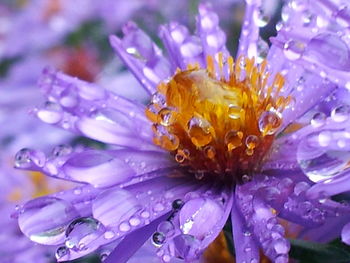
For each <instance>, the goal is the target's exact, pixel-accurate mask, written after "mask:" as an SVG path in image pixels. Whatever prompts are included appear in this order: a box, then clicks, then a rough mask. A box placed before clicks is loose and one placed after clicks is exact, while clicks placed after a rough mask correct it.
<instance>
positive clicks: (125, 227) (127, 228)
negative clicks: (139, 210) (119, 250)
mask: <svg viewBox="0 0 350 263" xmlns="http://www.w3.org/2000/svg"><path fill="white" fill-rule="evenodd" d="M130 229H131V227H130V225H129V223H128V222H122V223H121V224H120V225H119V230H120V231H122V232H128V231H130Z"/></svg>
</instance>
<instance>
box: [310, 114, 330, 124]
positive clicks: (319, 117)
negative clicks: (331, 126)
mask: <svg viewBox="0 0 350 263" xmlns="http://www.w3.org/2000/svg"><path fill="white" fill-rule="evenodd" d="M326 119H327V116H326V114H324V113H323V112H317V113H315V115H314V116H313V117H312V119H311V125H312V126H314V127H320V126H323V125H324V124H325V123H326Z"/></svg>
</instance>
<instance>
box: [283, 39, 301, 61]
mask: <svg viewBox="0 0 350 263" xmlns="http://www.w3.org/2000/svg"><path fill="white" fill-rule="evenodd" d="M304 49H305V44H304V43H303V42H300V41H297V40H289V41H287V42H286V43H285V44H284V47H283V51H284V55H285V56H286V57H287V58H288V59H290V60H297V59H299V58H300V57H301V56H302V54H303V52H304Z"/></svg>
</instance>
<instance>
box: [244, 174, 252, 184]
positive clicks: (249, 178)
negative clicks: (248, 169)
mask: <svg viewBox="0 0 350 263" xmlns="http://www.w3.org/2000/svg"><path fill="white" fill-rule="evenodd" d="M251 180H252V177H251V176H249V175H248V174H244V175H243V176H242V181H243V182H244V183H248V182H250V181H251Z"/></svg>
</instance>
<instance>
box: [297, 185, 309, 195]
mask: <svg viewBox="0 0 350 263" xmlns="http://www.w3.org/2000/svg"><path fill="white" fill-rule="evenodd" d="M309 188H310V185H309V184H308V183H307V182H299V183H297V184H296V185H295V186H294V194H295V195H300V194H301V193H303V192H305V191H306V190H308V189H309Z"/></svg>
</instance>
